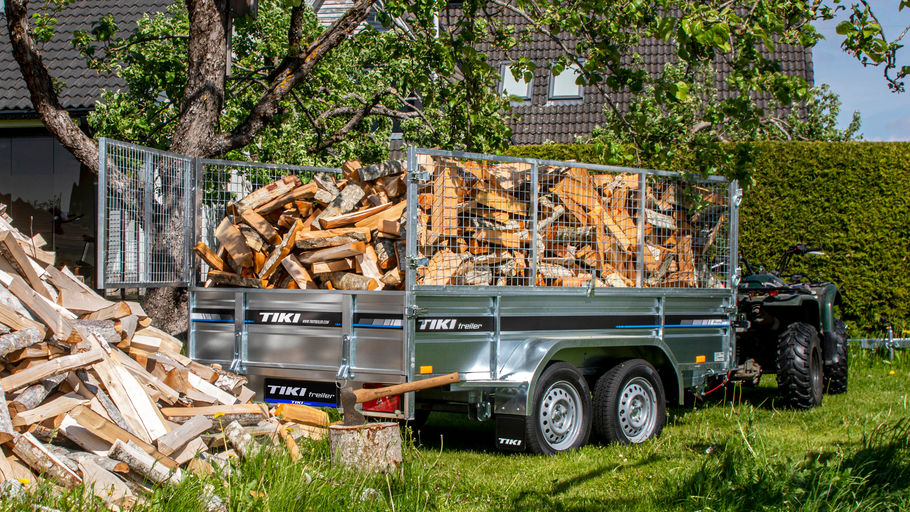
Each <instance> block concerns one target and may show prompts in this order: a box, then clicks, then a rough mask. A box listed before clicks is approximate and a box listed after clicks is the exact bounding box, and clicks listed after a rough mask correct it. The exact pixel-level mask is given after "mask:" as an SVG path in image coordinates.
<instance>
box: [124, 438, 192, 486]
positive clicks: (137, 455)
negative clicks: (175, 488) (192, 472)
mask: <svg viewBox="0 0 910 512" xmlns="http://www.w3.org/2000/svg"><path fill="white" fill-rule="evenodd" d="M110 457H111V458H112V459H116V460H122V461H123V462H126V465H127V466H129V467H130V469H131V470H133V471H135V472H136V473H138V474H140V475H142V476H144V477H145V478H148V479H149V480H150V481H152V482H155V483H158V484H162V483H169V484H174V485H176V484H178V483H179V482H180V480H181V479H182V478H183V473H182V472H181V471H180V469H179V468H175V469H174V470H173V472H172V471H170V470H169V469H168V468H167V467H166V466H163V465H161V464H160V463H159V461H158V460H155V458H154V457H152V456H151V455H149V454H148V453H146V452H145V451H143V450H142V448H141V447H140V446H138V445H136V444H135V443H133V442H132V441H127V442H123V441H121V440H119V439H118V440H116V441H114V444H113V445H112V446H111V452H110Z"/></svg>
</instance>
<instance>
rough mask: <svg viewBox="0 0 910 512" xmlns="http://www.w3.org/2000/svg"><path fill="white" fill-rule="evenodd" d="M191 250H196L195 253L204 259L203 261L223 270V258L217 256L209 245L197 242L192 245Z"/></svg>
mask: <svg viewBox="0 0 910 512" xmlns="http://www.w3.org/2000/svg"><path fill="white" fill-rule="evenodd" d="M193 250H194V251H196V254H198V255H199V257H200V258H202V259H203V261H205V263H206V264H207V265H208V266H209V267H211V268H213V269H215V270H221V271H223V270H224V268H225V264H224V260H222V259H221V258H219V257H218V255H217V254H215V252H214V251H212V249H210V248H209V246H207V245H205V242H201V241H200V242H197V243H196V245H195V246H194V247H193Z"/></svg>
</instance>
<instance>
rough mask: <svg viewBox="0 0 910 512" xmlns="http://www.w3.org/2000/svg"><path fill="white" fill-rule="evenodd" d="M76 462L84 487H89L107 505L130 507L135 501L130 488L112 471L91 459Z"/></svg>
mask: <svg viewBox="0 0 910 512" xmlns="http://www.w3.org/2000/svg"><path fill="white" fill-rule="evenodd" d="M78 464H79V472H80V473H82V478H83V483H84V484H85V487H87V488H89V489H91V491H92V494H94V495H95V496H97V497H99V498H101V500H102V501H104V502H105V503H107V504H108V506H124V507H130V506H132V505H133V504H134V503H135V502H136V496H135V495H134V494H133V493H132V491H130V488H129V487H127V485H126V484H125V483H123V481H122V480H120V479H119V478H117V477H116V476H114V474H113V473H111V472H109V471H107V470H106V469H104V468H102V467H101V466H99V465H98V464H96V463H95V462H94V461H92V460H82V461H79V463H78Z"/></svg>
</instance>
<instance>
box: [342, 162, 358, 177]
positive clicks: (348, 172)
mask: <svg viewBox="0 0 910 512" xmlns="http://www.w3.org/2000/svg"><path fill="white" fill-rule="evenodd" d="M361 167H363V166H362V165H360V161H358V160H351V161H349V162H345V163H343V164H341V174H343V175H344V177H345V178H347V179H349V180H359V179H360V174H359V173H358V172H357V171H358V170H360V168H361Z"/></svg>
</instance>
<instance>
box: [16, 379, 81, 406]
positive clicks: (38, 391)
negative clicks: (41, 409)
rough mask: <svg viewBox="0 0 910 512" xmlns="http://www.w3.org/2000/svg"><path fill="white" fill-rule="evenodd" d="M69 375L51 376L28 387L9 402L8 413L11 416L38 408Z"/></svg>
mask: <svg viewBox="0 0 910 512" xmlns="http://www.w3.org/2000/svg"><path fill="white" fill-rule="evenodd" d="M70 373H72V372H67V373H60V374H57V375H53V376H51V377H48V378H46V379H42V380H41V382H39V383H38V384H35V385H32V386H29V387H28V388H26V389H25V390H24V391H22V392H21V393H19V394H18V395H17V396H16V398H15V399H14V400H12V401H10V402H9V409H10V411H11V412H12V413H13V414H18V413H20V412H22V411H27V410H29V409H34V408H35V407H38V405H39V404H41V402H43V401H44V399H45V398H47V396H48V395H50V394H51V392H52V391H54V390H55V389H57V386H59V385H60V383H61V382H63V381H64V380H66V377H67V375H68V374H70Z"/></svg>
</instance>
